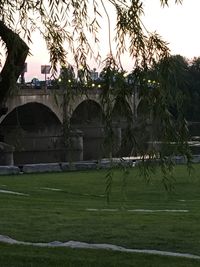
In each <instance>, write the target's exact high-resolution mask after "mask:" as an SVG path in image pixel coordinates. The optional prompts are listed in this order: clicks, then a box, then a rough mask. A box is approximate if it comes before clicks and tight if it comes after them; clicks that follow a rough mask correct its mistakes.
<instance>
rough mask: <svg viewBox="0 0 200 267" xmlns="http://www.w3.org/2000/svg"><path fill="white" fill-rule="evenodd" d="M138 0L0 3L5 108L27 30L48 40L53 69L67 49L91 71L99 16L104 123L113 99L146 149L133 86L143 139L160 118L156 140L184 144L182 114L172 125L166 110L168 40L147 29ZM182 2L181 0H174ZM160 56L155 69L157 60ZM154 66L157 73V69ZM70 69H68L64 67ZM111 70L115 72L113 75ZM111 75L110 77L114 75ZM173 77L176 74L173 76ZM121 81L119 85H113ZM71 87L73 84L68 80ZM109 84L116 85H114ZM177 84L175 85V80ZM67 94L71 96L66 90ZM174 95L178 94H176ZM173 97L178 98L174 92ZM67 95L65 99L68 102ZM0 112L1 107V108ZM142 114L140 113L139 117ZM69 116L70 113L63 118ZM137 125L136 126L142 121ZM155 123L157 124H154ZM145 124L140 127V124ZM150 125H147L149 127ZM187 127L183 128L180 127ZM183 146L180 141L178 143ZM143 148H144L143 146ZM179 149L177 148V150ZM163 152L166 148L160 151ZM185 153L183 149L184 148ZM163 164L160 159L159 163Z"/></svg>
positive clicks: (0, 91) (0, 86) (0, 93)
mask: <svg viewBox="0 0 200 267" xmlns="http://www.w3.org/2000/svg"><path fill="white" fill-rule="evenodd" d="M143 2H144V1H142V0H124V1H122V0H106V1H103V0H100V1H97V0H93V1H91V0H89V1H88V0H82V1H79V0H69V1H66V0H15V1H13V0H6V1H1V3H0V37H1V41H2V43H3V44H4V47H5V50H6V53H7V59H6V62H5V65H4V67H3V69H2V71H1V81H0V103H1V107H2V108H3V106H4V103H5V101H6V98H7V96H8V95H9V93H10V91H11V89H12V88H13V85H14V83H15V81H16V80H17V78H18V77H19V75H20V73H21V72H22V70H23V67H24V62H25V59H26V56H27V55H28V53H29V52H30V51H29V47H28V46H27V44H26V43H27V42H31V34H32V32H33V31H34V30H37V31H39V32H40V33H41V35H42V37H43V38H44V40H45V41H46V44H47V49H48V51H49V54H50V61H51V64H52V69H53V71H56V70H57V66H58V64H60V65H65V64H66V63H67V62H68V60H69V58H68V57H69V56H68V54H69V53H67V52H68V51H70V52H71V53H72V54H73V56H74V62H75V63H76V64H77V69H78V67H79V66H80V65H81V66H82V71H81V73H82V72H83V73H82V74H83V76H84V77H87V74H88V72H89V66H88V56H89V55H93V56H94V57H95V58H96V60H99V59H100V56H99V53H98V52H97V53H95V52H94V51H93V45H98V44H100V40H99V39H98V38H99V32H100V30H101V25H100V21H101V17H102V16H103V17H104V18H105V19H106V20H107V22H108V29H109V35H108V37H107V41H108V44H109V49H108V50H109V51H108V57H107V58H106V59H105V61H104V67H105V69H104V70H106V74H105V77H104V78H105V82H104V86H103V94H102V104H103V105H105V106H106V109H105V110H106V114H105V121H106V129H107V130H108V133H109V129H110V133H111V130H112V129H111V124H112V108H113V102H115V103H116V104H118V105H119V106H120V107H121V109H122V110H123V108H122V106H124V110H125V111H126V112H125V113H126V116H127V118H128V120H129V122H128V131H127V132H128V136H129V141H130V142H131V144H130V145H131V146H132V145H134V146H135V147H137V149H138V151H139V152H140V153H142V155H143V156H144V155H145V154H146V153H147V151H146V150H145V149H146V148H145V147H143V146H142V145H141V142H140V140H139V139H137V138H135V136H134V132H135V127H136V125H137V123H136V121H135V117H134V116H133V113H131V112H132V110H131V109H127V108H126V107H125V105H126V103H127V102H126V101H125V100H127V99H130V98H131V97H132V95H133V93H134V92H135V88H137V93H138V95H139V97H140V106H139V108H140V110H141V111H142V114H143V119H142V120H141V122H142V124H141V122H138V123H140V124H141V125H143V124H144V125H145V127H146V128H147V129H148V130H147V132H148V135H149V134H150V135H149V136H148V138H147V139H145V138H144V142H143V143H144V144H147V141H148V140H150V141H152V140H153V139H152V138H153V135H152V134H153V128H154V127H153V124H155V123H156V122H157V123H160V125H161V130H160V131H159V138H160V140H162V141H163V140H166V142H170V141H176V142H177V143H178V145H182V147H184V149H185V148H186V142H185V130H184V131H183V128H182V127H185V125H184V123H183V121H184V120H183V118H182V117H181V118H180V119H181V120H180V121H181V122H180V127H178V128H177V131H175V132H174V131H173V127H174V125H175V122H176V123H177V121H178V120H177V118H175V120H174V118H173V114H172V113H171V112H170V108H171V100H174V98H173V97H171V96H173V94H174V92H173V90H171V88H172V87H171V86H170V84H169V83H170V82H171V79H170V78H169V77H170V76H167V77H166V76H165V75H164V73H165V71H167V75H168V74H169V73H170V71H172V69H171V64H170V58H169V55H170V51H169V49H168V47H167V43H166V42H164V41H163V40H162V39H161V37H160V36H159V35H158V34H157V33H151V32H149V31H148V30H147V28H146V27H145V25H144V24H143V22H142V19H141V18H142V15H143V13H144V10H143ZM160 2H161V4H162V5H163V6H165V5H168V3H169V1H168V0H160ZM174 2H176V3H181V2H182V1H181V0H174ZM110 9H113V11H114V12H115V15H116V25H115V26H116V28H115V31H114V33H115V39H114V43H115V46H116V53H114V52H113V42H112V40H111V30H112V29H111V19H110V17H111V16H113V13H112V15H110V14H109V10H110ZM127 50H128V52H129V54H130V57H131V58H132V59H133V73H132V78H131V79H132V82H131V83H130V84H128V85H127V90H126V89H125V87H124V82H122V81H121V78H122V75H121V74H120V75H118V76H116V72H123V71H122V66H121V60H120V58H121V56H122V55H123V54H124V53H125V52H126V51H127ZM157 62H160V66H159V69H158V68H157V67H156V66H157V65H156V63H157ZM156 71H157V74H155V73H156ZM151 72H152V73H154V74H155V83H151V82H150V83H149V79H148V76H149V75H150V73H151ZM68 73H69V72H68ZM114 76H115V77H114ZM113 78H114V79H113ZM174 82H176V77H175V76H174ZM119 84H121V85H122V86H121V87H120V88H119V87H117V85H119ZM70 87H71V85H70ZM113 87H115V88H117V90H115V91H114V90H113ZM178 87H179V86H178ZM67 97H70V95H68V96H67ZM175 99H176V98H175ZM176 100H179V99H178V98H177V99H176ZM67 103H69V99H67V100H66V104H67ZM1 111H2V113H3V112H5V111H6V110H5V109H1ZM139 118H141V117H139ZM66 120H68V119H66ZM141 125H140V126H141ZM157 125H158V124H157ZM139 128H140V129H144V127H143V126H142V127H139ZM149 129H151V130H149ZM184 129H185V128H184ZM108 135H109V136H110V141H108V143H109V146H110V150H111V148H112V140H111V139H112V134H108ZM180 147H181V146H180ZM143 148H144V149H143ZM179 151H180V150H179ZM148 153H149V157H150V158H154V157H157V156H158V151H155V149H154V148H151V149H150V150H149V151H148ZM159 153H160V155H161V157H162V158H164V156H165V154H162V153H161V151H160V152H159ZM182 153H183V154H184V153H185V154H186V150H184V151H183V150H182ZM163 166H164V165H163Z"/></svg>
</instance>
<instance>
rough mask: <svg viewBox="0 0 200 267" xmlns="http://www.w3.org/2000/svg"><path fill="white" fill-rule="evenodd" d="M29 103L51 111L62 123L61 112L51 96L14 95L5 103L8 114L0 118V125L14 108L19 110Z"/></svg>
mask: <svg viewBox="0 0 200 267" xmlns="http://www.w3.org/2000/svg"><path fill="white" fill-rule="evenodd" d="M29 103H36V104H41V105H43V106H46V107H47V108H49V110H51V111H52V112H53V113H54V114H55V115H56V116H57V118H58V119H59V121H60V122H62V110H61V108H60V106H59V104H57V103H56V101H55V99H53V96H52V95H50V94H40V95H37V94H36V95H33V94H31V95H25V94H24V95H16V96H14V97H10V98H9V99H8V100H7V102H6V106H7V107H8V112H7V114H5V115H4V116H2V117H0V123H1V122H2V121H3V120H4V119H5V118H6V117H7V115H8V114H9V113H11V112H12V111H13V110H14V109H15V108H19V107H21V106H23V105H26V104H29Z"/></svg>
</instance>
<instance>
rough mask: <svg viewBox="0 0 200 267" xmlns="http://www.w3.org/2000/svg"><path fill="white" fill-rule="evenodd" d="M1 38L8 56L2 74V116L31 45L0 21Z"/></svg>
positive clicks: (0, 80)
mask: <svg viewBox="0 0 200 267" xmlns="http://www.w3.org/2000/svg"><path fill="white" fill-rule="evenodd" d="M0 38H1V40H2V41H3V42H4V43H5V45H6V50H7V58H6V61H5V64H4V66H3V69H2V71H1V74H0V116H1V115H2V114H5V113H6V108H5V101H6V99H7V97H8V96H9V93H10V91H11V90H12V88H13V87H14V86H15V83H16V81H17V79H18V77H19V76H20V74H21V73H22V71H23V69H24V63H25V60H26V57H27V55H28V53H29V47H28V46H27V44H26V43H25V42H24V41H23V40H22V39H21V38H20V36H19V35H18V34H17V33H15V32H14V31H12V30H11V29H9V28H8V27H7V26H6V25H5V24H4V22H3V21H0Z"/></svg>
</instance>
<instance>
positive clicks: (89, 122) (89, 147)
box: [70, 99, 104, 160]
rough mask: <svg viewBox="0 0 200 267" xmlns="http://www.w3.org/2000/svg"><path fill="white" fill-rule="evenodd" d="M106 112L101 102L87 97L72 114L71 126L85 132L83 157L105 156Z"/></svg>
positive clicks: (86, 158)
mask: <svg viewBox="0 0 200 267" xmlns="http://www.w3.org/2000/svg"><path fill="white" fill-rule="evenodd" d="M103 117H104V113H103V110H102V108H101V106H100V104H99V103H97V102H96V101H94V100H91V99H86V100H84V101H82V102H80V103H79V105H77V106H76V109H74V112H73V113H72V116H71V120H70V123H71V127H72V129H73V130H79V131H81V132H82V134H83V159H84V160H91V159H98V158H101V157H102V156H103V150H102V147H103V142H104V126H103Z"/></svg>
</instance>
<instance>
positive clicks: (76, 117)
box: [0, 89, 138, 165]
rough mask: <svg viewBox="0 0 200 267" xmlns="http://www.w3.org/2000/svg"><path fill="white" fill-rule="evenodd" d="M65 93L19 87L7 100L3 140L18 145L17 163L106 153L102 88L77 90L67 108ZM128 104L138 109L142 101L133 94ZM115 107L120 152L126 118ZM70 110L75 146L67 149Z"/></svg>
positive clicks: (1, 123)
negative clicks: (65, 120) (65, 136)
mask: <svg viewBox="0 0 200 267" xmlns="http://www.w3.org/2000/svg"><path fill="white" fill-rule="evenodd" d="M63 95H64V94H63V91H62V90H61V89H60V90H53V89H46V90H45V89H19V91H18V92H17V93H15V95H13V96H11V97H10V98H9V99H8V100H7V103H6V106H7V107H8V112H7V114H6V115H4V116H2V117H1V118H0V141H3V142H5V143H7V144H10V145H12V146H14V147H15V152H14V163H15V164H18V165H19V164H24V163H39V162H61V161H65V160H69V159H71V160H83V159H84V160H87V159H98V158H102V157H104V156H105V155H106V152H105V150H104V149H103V139H104V135H105V134H104V127H103V116H104V108H103V107H102V105H101V101H100V89H90V90H87V94H81V93H80V92H75V95H74V97H73V98H72V100H70V102H69V104H68V106H67V109H66V110H65V109H64V105H63ZM127 105H129V106H130V108H131V109H132V110H134V111H135V110H137V105H138V101H137V99H136V98H134V96H133V97H132V99H128V100H127ZM113 109H114V111H115V112H114V114H115V118H113V129H114V133H115V137H116V149H115V150H116V151H115V152H116V153H117V150H119V147H120V146H121V139H122V134H123V133H122V132H123V128H124V118H123V116H122V115H121V114H120V111H119V110H120V109H119V108H118V107H117V106H116V105H115V103H114V102H113ZM64 110H65V112H64ZM66 113H67V115H68V117H69V118H70V124H71V128H72V131H71V138H70V140H71V144H72V145H71V147H72V149H71V151H68V152H67V153H66V151H65V149H64V145H63V137H62V136H63V135H62V129H63V127H62V124H63V117H64V115H65V114H66ZM66 154H67V158H66Z"/></svg>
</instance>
